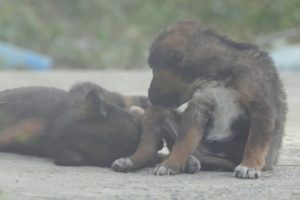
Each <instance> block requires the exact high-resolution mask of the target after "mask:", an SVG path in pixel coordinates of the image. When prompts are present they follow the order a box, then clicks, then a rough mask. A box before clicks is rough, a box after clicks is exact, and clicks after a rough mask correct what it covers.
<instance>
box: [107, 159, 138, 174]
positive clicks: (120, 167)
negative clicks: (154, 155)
mask: <svg viewBox="0 0 300 200" xmlns="http://www.w3.org/2000/svg"><path fill="white" fill-rule="evenodd" d="M111 168H112V169H113V170H115V171H117V172H128V171H132V170H133V162H132V161H131V160H130V159H129V158H119V159H117V160H115V161H114V162H113V164H112V165H111Z"/></svg>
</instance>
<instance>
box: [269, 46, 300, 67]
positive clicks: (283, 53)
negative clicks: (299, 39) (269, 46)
mask: <svg viewBox="0 0 300 200" xmlns="http://www.w3.org/2000/svg"><path fill="white" fill-rule="evenodd" d="M270 55H271V57H272V59H273V61H274V63H275V65H276V67H277V68H278V69H283V70H299V71H300V44H297V45H290V46H284V47H281V48H278V49H275V50H273V51H271V53H270Z"/></svg>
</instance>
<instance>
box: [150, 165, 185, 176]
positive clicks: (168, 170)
mask: <svg viewBox="0 0 300 200" xmlns="http://www.w3.org/2000/svg"><path fill="white" fill-rule="evenodd" d="M179 173H181V170H180V168H178V167H174V166H168V165H166V164H163V163H162V164H158V165H156V167H155V168H154V175H159V176H164V175H175V174H179Z"/></svg>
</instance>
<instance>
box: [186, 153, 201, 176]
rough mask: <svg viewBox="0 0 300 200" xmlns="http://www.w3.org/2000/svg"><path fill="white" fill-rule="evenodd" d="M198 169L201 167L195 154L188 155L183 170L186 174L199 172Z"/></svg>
mask: <svg viewBox="0 0 300 200" xmlns="http://www.w3.org/2000/svg"><path fill="white" fill-rule="evenodd" d="M200 169H201V164H200V161H199V160H198V159H197V158H196V157H195V156H193V155H190V156H189V158H188V160H187V162H186V165H185V168H184V172H185V173H188V174H195V173H197V172H199V171H200Z"/></svg>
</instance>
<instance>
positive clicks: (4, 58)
mask: <svg viewBox="0 0 300 200" xmlns="http://www.w3.org/2000/svg"><path fill="white" fill-rule="evenodd" d="M0 62H1V65H3V67H4V69H20V68H21V69H33V70H48V69H51V67H52V65H53V60H52V59H51V58H50V57H48V56H45V55H42V54H39V53H36V52H33V51H29V50H26V49H22V48H18V47H15V46H13V45H10V44H7V43H3V42H0Z"/></svg>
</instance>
